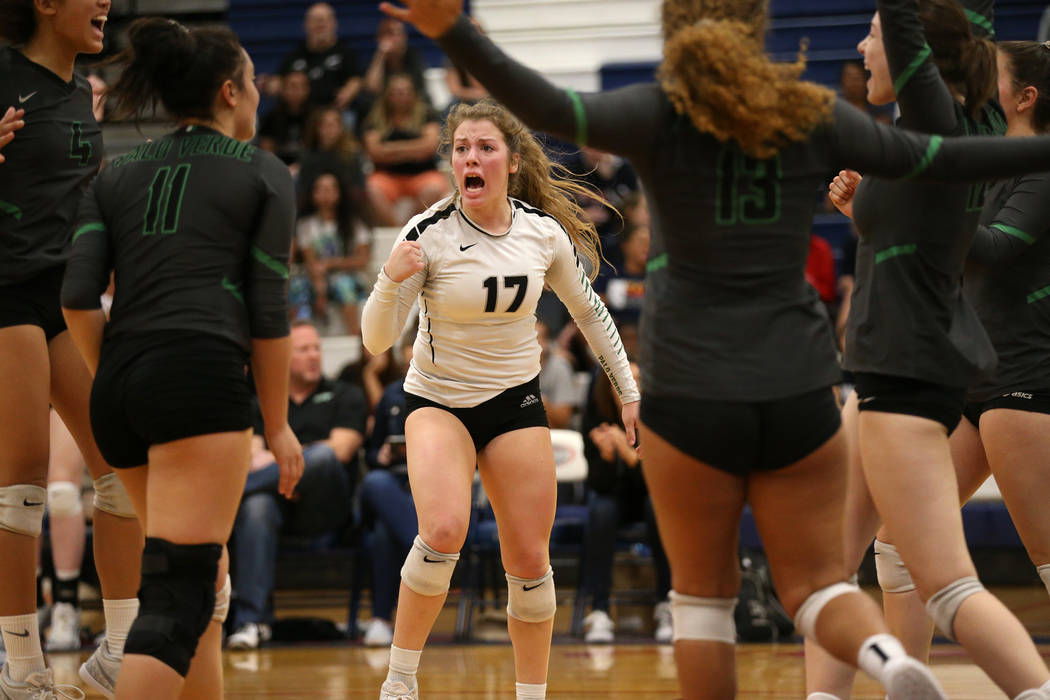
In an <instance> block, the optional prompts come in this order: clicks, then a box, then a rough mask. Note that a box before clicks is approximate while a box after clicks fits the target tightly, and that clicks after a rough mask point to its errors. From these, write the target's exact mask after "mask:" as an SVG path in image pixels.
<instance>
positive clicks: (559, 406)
mask: <svg viewBox="0 0 1050 700" xmlns="http://www.w3.org/2000/svg"><path fill="white" fill-rule="evenodd" d="M536 339H537V340H538V341H539V343H540V398H541V399H542V400H543V407H544V408H545V409H547V422H548V423H550V427H551V429H552V430H557V429H560V428H568V427H569V424H570V423H571V422H572V416H573V414H574V413H575V412H576V405H577V404H578V403H579V402H578V401H577V399H576V380H575V378H574V376H573V375H574V372H573V369H572V363H571V362H569V360H568V359H567V358H566V357H565V356H564V355H563V354H562V353H561V352H560V351H559V350H558V348H557V347H555V346H552V345H551V338H550V331H549V330H548V328H547V324H545V323H544V322H543V321H537V322H536Z"/></svg>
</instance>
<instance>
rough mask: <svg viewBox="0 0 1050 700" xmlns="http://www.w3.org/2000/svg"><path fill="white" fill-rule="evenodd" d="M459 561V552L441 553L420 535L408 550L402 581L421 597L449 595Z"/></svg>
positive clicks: (402, 569) (402, 571)
mask: <svg viewBox="0 0 1050 700" xmlns="http://www.w3.org/2000/svg"><path fill="white" fill-rule="evenodd" d="M457 561H459V552H456V553H454V554H445V553H443V552H439V551H437V550H436V549H434V548H433V547H431V546H430V545H428V544H427V543H426V542H424V541H423V538H422V537H420V536H419V535H416V539H415V541H414V542H412V549H410V550H408V557H407V558H406V559H405V565H404V566H402V567H401V580H402V581H404V582H405V585H406V586H408V587H409V588H411V589H412V590H413V591H415V592H416V593H418V594H419V595H427V596H434V595H443V594H445V593H448V584H449V582H450V581H451V580H452V572H453V571H454V570H455V568H456V562H457Z"/></svg>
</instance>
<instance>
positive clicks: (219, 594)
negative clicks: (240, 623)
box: [211, 574, 233, 625]
mask: <svg viewBox="0 0 1050 700" xmlns="http://www.w3.org/2000/svg"><path fill="white" fill-rule="evenodd" d="M232 592H233V583H232V582H231V581H230V575H229V574H226V582H225V583H224V584H223V585H222V588H221V589H220V590H218V591H216V592H215V607H214V608H213V609H212V613H211V619H213V620H215V621H216V622H218V623H219V624H220V625H221V624H222V623H224V622H226V616H227V615H229V614H230V594H231V593H232Z"/></svg>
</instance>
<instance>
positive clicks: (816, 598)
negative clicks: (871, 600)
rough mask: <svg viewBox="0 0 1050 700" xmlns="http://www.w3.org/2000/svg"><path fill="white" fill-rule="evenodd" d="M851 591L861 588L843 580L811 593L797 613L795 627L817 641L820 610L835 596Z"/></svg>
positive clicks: (847, 593)
mask: <svg viewBox="0 0 1050 700" xmlns="http://www.w3.org/2000/svg"><path fill="white" fill-rule="evenodd" d="M850 593H860V588H858V587H857V586H856V584H853V583H845V582H843V583H833V584H831V585H830V586H827V587H826V588H821V589H820V590H819V591H814V592H813V593H810V595H809V597H808V598H806V600H805V602H803V603H802V605H801V607H799V609H798V612H797V613H796V614H795V627H797V628H798V631H799V632H801V633H802V634H803V635H804V636H806V637H809V638H810V639H812V640H814V641H816V639H817V634H816V632H817V618H818V617H820V611H821V610H823V609H824V606H825V605H827V604H828V603H830V602H831V601H832V600H834V599H835V598H838V597H839V596H840V595H849V594H850Z"/></svg>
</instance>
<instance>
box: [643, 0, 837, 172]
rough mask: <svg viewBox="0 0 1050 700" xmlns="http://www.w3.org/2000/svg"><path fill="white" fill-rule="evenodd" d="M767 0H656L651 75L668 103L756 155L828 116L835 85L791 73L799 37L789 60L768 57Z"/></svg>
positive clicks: (800, 137)
mask: <svg viewBox="0 0 1050 700" xmlns="http://www.w3.org/2000/svg"><path fill="white" fill-rule="evenodd" d="M768 5H769V1H768V0H664V3H663V30H664V60H663V62H662V63H661V64H660V69H659V73H658V75H659V78H660V83H661V85H662V86H663V89H664V92H666V93H667V96H668V97H669V98H670V100H671V102H672V104H674V106H675V109H676V110H677V111H678V112H679V113H680V114H684V115H686V116H688V117H689V119H690V120H691V121H692V122H693V125H694V126H696V128H697V129H698V130H699V131H701V132H704V133H708V134H711V135H713V136H714V137H715V138H717V139H718V140H719V141H729V140H733V141H736V142H737V144H739V146H740V148H741V149H742V150H743V151H744V152H746V153H748V154H749V155H752V156H755V157H756V158H769V157H771V156H773V155H774V154H775V153H776V152H777V151H778V150H779V149H780V148H781V147H783V146H784V145H786V144H787V143H788V142H791V141H804V140H805V139H806V138H808V137H809V134H810V132H812V131H813V129H815V128H816V127H817V126H819V125H820V124H823V123H825V122H827V121H829V120H830V118H831V108H832V105H833V104H834V102H835V93H834V92H832V91H831V90H829V89H827V88H825V87H822V86H820V85H817V84H815V83H810V82H804V81H801V80H799V76H801V75H802V71H804V70H805V68H806V59H805V55H804V51H805V43H803V45H802V47H801V48H800V49H799V54H798V58H797V60H796V61H795V62H793V63H774V62H773V61H771V60H770V58H769V56H767V55H766V52H765V47H764V46H763V40H764V35H765V31H766V27H767V23H768V10H769V7H768Z"/></svg>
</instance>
